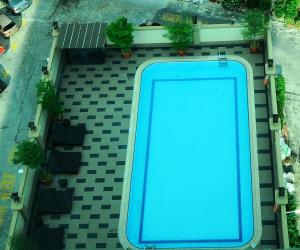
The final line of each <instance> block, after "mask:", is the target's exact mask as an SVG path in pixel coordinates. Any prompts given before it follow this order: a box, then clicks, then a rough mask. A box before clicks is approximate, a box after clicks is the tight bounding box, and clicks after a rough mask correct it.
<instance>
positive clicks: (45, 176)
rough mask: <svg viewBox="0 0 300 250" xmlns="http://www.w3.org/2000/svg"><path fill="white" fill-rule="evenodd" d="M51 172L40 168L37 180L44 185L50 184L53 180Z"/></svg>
mask: <svg viewBox="0 0 300 250" xmlns="http://www.w3.org/2000/svg"><path fill="white" fill-rule="evenodd" d="M53 179H54V177H53V174H52V173H51V172H50V171H49V170H44V169H42V170H40V173H39V181H40V183H42V184H43V185H45V186H48V185H50V184H51V183H52V182H53Z"/></svg>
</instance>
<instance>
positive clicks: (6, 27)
mask: <svg viewBox="0 0 300 250" xmlns="http://www.w3.org/2000/svg"><path fill="white" fill-rule="evenodd" d="M18 30H19V27H18V26H17V25H16V23H15V22H14V21H13V20H11V19H10V18H8V17H7V16H6V15H4V14H0V33H2V34H3V35H4V36H5V37H10V36H11V35H12V34H14V33H15V32H17V31H18Z"/></svg>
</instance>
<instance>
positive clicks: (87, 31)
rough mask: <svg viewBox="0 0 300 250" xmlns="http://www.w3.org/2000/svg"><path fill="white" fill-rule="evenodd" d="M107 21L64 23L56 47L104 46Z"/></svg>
mask: <svg viewBox="0 0 300 250" xmlns="http://www.w3.org/2000/svg"><path fill="white" fill-rule="evenodd" d="M106 27H107V24H106V23H82V24H80V23H71V24H66V23H63V24H61V25H60V31H59V36H58V42H57V45H56V47H57V48H60V49H81V48H103V47H104V45H105V30H106Z"/></svg>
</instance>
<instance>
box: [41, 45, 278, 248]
mask: <svg viewBox="0 0 300 250" xmlns="http://www.w3.org/2000/svg"><path fill="white" fill-rule="evenodd" d="M220 47H221V46H220ZM221 48H224V46H222V47H221ZM218 50H220V48H218V46H211V47H209V46H208V47H202V48H194V49H192V48H190V49H189V50H188V52H190V53H189V54H188V55H191V56H192V55H195V56H198V55H200V56H201V55H216V54H217V52H218ZM226 50H227V53H228V54H234V55H239V56H241V57H244V58H245V59H247V60H248V61H249V62H250V63H251V65H252V67H253V70H254V75H255V76H254V83H255V105H256V124H257V140H258V157H259V169H260V171H259V174H260V193H261V205H262V206H261V210H262V224H263V235H262V238H261V244H260V247H261V248H278V236H277V225H276V220H275V219H276V218H275V215H274V213H273V212H272V206H273V204H274V197H273V193H274V192H273V189H274V178H273V167H272V157H271V141H270V134H269V128H268V117H269V114H268V110H267V106H268V105H267V95H266V91H265V88H264V86H263V84H262V80H263V78H264V58H263V54H254V55H253V54H250V53H249V48H248V47H247V46H245V45H235V46H233V45H232V46H227V47H226ZM160 56H176V54H175V53H174V50H173V49H172V48H141V49H138V50H136V51H134V53H133V56H132V58H131V59H130V60H123V59H121V57H120V52H119V51H115V50H108V51H107V56H106V58H107V59H106V63H105V64H102V65H67V66H66V67H65V69H64V73H63V77H62V80H61V87H60V98H61V100H63V102H64V109H65V113H64V116H65V118H69V119H70V120H71V124H78V123H85V124H86V126H87V130H88V133H87V134H86V136H85V141H84V146H82V147H68V148H66V147H65V148H62V149H64V150H66V151H81V152H82V163H81V169H80V172H79V174H78V175H75V176H67V175H59V176H56V177H55V182H54V184H52V186H56V187H57V186H58V184H57V180H58V179H68V182H69V185H68V186H69V187H74V188H75V193H74V195H75V196H74V201H73V209H72V212H71V214H69V215H52V216H43V220H44V223H45V224H47V225H49V227H63V228H65V229H66V230H65V239H64V244H65V249H69V250H70V249H110V250H113V249H122V246H121V245H120V243H119V240H118V235H117V230H118V223H119V212H120V202H121V194H122V185H123V183H122V182H123V173H124V166H125V157H126V144H127V137H128V128H129V120H130V110H131V98H132V90H133V82H134V74H135V71H136V68H137V67H138V65H140V64H141V63H142V62H144V61H145V60H147V59H150V58H153V57H160Z"/></svg>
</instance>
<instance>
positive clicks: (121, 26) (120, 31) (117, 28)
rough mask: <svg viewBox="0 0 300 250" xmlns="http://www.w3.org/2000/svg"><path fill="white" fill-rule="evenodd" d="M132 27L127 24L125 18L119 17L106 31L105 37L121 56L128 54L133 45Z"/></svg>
mask: <svg viewBox="0 0 300 250" xmlns="http://www.w3.org/2000/svg"><path fill="white" fill-rule="evenodd" d="M132 33H133V26H132V24H131V23H128V22H127V18H125V17H119V18H118V19H117V20H116V21H114V22H111V23H110V24H109V25H108V26H107V29H106V35H107V37H108V38H109V40H111V41H112V42H113V43H114V44H115V45H116V46H117V47H118V48H120V49H121V51H122V53H123V54H128V53H129V54H130V52H131V50H130V48H131V46H132V43H133V35H132Z"/></svg>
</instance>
